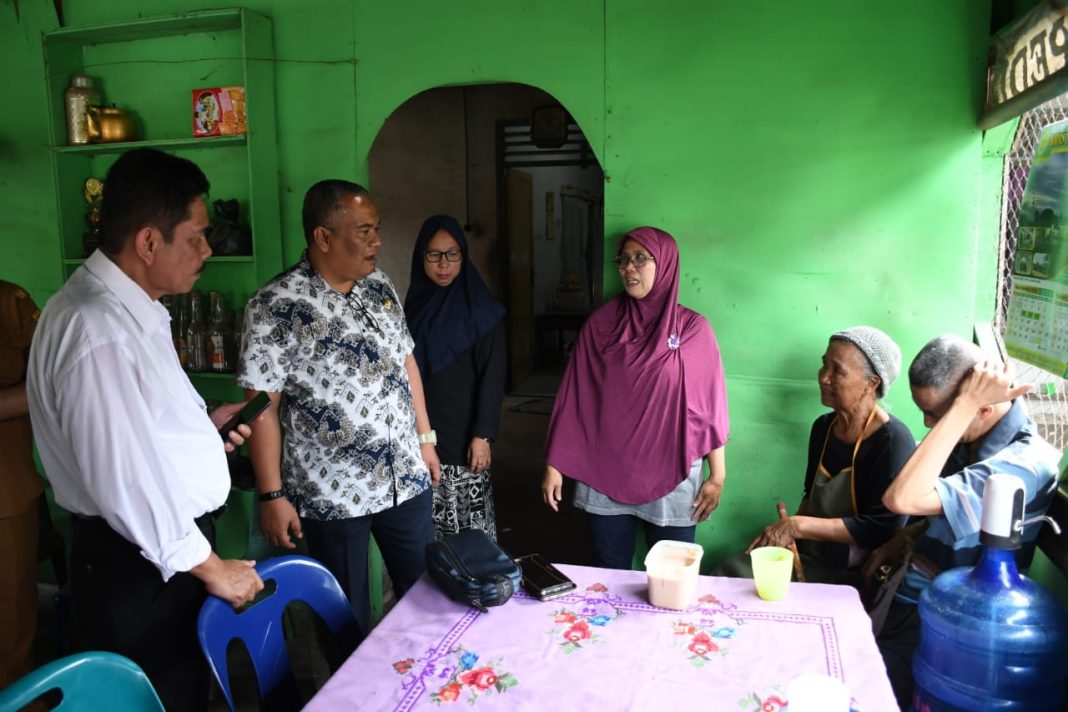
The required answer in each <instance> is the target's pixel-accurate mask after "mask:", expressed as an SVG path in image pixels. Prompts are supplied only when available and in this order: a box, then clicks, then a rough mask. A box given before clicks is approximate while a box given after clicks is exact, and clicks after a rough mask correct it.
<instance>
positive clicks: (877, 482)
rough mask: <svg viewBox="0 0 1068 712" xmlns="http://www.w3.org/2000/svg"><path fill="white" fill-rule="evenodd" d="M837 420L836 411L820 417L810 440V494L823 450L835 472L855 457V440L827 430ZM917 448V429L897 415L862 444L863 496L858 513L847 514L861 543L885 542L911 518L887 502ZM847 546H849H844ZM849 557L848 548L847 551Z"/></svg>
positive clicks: (859, 487) (859, 476)
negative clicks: (885, 497) (885, 498)
mask: <svg viewBox="0 0 1068 712" xmlns="http://www.w3.org/2000/svg"><path fill="white" fill-rule="evenodd" d="M833 421H834V413H826V414H824V415H821V416H820V417H818V418H816V421H815V422H814V423H813V424H812V432H811V434H810V435H809V440H808V468H807V469H806V470H805V496H806V497H808V495H809V492H811V490H812V483H813V480H814V479H815V476H816V470H817V468H818V467H819V464H820V451H821V450H823V442H824V440H825V439H826V441H827V448H826V450H825V451H824V452H823V467H824V468H825V469H826V470H827V472H829V473H830V474H831V475H835V474H837V473H838V472H841V471H842V470H843V469H845V468H847V467H849V466H850V463H852V462H853V448H854V447H855V446H856V443H855V442H848V443H846V442H842V441H841V440H839V439H838V438H836V437H835V436H834V433H831V435H830V437H829V438H828V437H827V430H828V429H829V428H830V427H831V423H832V422H833ZM915 449H916V439H915V438H914V437H913V436H912V432H911V431H910V430H909V429H908V428H907V427H906V426H905V424H904V423H902V422H901V421H900V420H898V419H897V418H895V417H894V416H893V415H891V416H890V420H888V421H887V422H886V423H885V424H884V425H883V426H882V427H881V428H879V429H878V430H876V431H875V432H874V433H872V434H871V435H869V436H868V437H867V438H865V439H864V441H863V442H861V444H860V449H859V450H858V451H857V458H856V461H855V463H854V471H853V480H854V482H853V486H854V488H855V493H856V497H857V515H856V516H850V517H843V518H842V521H843V522H844V523H845V525H846V528H847V529H848V530H849V533H850V534H852V535H853V539H854V540H855V541H856V542H857V545H858V546H860V547H861V548H863V549H868V550H872V549H875V548H877V547H879V546H880V545H882V544H883V543H885V542H886V541H887V540H888V539H889V538H890V537H891V536H893V534H894V532H895V531H896V530H897V529H899V528H901V527H902V526H904V524H905V520H906V517H905V516H902V515H898V514H894V513H893V512H891V511H890V510H888V509H887V508H886V505H884V504H883V493H884V492H885V491H886V488H887V487H889V486H890V482H891V481H892V480H893V479H894V478H895V477H897V473H898V472H900V471H901V468H902V467H904V465H905V462H907V461H908V459H909V457H910V456H911V455H912V452H913V451H914V450H915ZM843 549H847V547H845V546H844V545H843ZM846 556H847V557H848V552H846Z"/></svg>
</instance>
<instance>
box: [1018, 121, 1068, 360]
mask: <svg viewBox="0 0 1068 712" xmlns="http://www.w3.org/2000/svg"><path fill="white" fill-rule="evenodd" d="M1016 235H1017V237H1016V259H1015V262H1014V264H1013V266H1012V272H1013V284H1012V295H1011V296H1010V298H1009V311H1008V315H1007V317H1006V321H1005V348H1006V350H1007V351H1008V352H1009V354H1010V355H1012V356H1014V357H1015V358H1018V359H1020V360H1021V361H1026V362H1028V363H1031V364H1034V365H1036V366H1038V367H1040V368H1043V369H1045V370H1047V371H1050V372H1051V373H1055V374H1057V375H1059V376H1061V377H1062V378H1064V377H1068V120H1065V121H1059V122H1057V123H1055V124H1050V125H1049V126H1047V127H1046V128H1045V129H1044V130H1043V131H1042V135H1041V136H1040V137H1039V140H1038V147H1037V148H1036V149H1035V157H1034V160H1032V162H1031V172H1030V174H1028V176H1027V185H1026V187H1025V188H1024V194H1023V199H1022V200H1021V201H1020V226H1019V229H1018V230H1017V232H1016Z"/></svg>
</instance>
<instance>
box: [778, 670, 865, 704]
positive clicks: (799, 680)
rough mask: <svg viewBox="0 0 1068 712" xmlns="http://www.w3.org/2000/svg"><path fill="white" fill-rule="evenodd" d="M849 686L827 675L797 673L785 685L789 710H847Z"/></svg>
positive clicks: (849, 696)
mask: <svg viewBox="0 0 1068 712" xmlns="http://www.w3.org/2000/svg"><path fill="white" fill-rule="evenodd" d="M850 698H851V695H850V694H849V688H848V687H846V686H845V683H844V682H842V681H841V680H839V679H837V678H834V677H831V676H829V675H820V674H818V673H812V674H808V675H799V676H798V677H795V678H794V679H793V680H791V681H790V684H789V685H787V686H786V704H787V709H788V710H790V712H849V700H850Z"/></svg>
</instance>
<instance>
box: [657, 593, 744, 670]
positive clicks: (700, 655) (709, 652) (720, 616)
mask: <svg viewBox="0 0 1068 712" xmlns="http://www.w3.org/2000/svg"><path fill="white" fill-rule="evenodd" d="M736 608H737V606H735V605H734V604H731V603H724V602H722V601H720V600H719V599H718V598H716V597H715V596H713V595H712V594H708V595H705V596H701V597H700V598H699V599H697V605H696V606H694V607H693V608H692V609H689V610H687V611H686V613H687V614H688V615H687V618H680V619H678V620H676V621H675V622H674V623H673V624H672V632H673V633H674V634H675V636H676V640H677V641H679V642H680V643H681V645H683V646H684V647H685V650H686V652H687V654H688V659H689V661H690V664H691V665H693V666H694V667H702V666H703V665H705V664H706V663H709V662H711V661H712V657H711V656H713V655H722V654H724V653H726V648H725V647H724V642H725V641H728V640H731V639H732V638H734V636H735V634H736V633H737V628H738V626H739V625H741V624H742V623H743V622H744V621H740V620H735V619H734V618H733V617H731V615H730V612H731V611H733V610H734V609H736ZM691 615H696V616H697V619H696V620H692V619H690V618H689V617H690V616H691Z"/></svg>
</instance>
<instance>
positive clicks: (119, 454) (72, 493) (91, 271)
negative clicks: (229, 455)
mask: <svg viewBox="0 0 1068 712" xmlns="http://www.w3.org/2000/svg"><path fill="white" fill-rule="evenodd" d="M27 394H28V396H29V403H30V419H31V422H32V424H33V434H34V438H35V439H36V440H37V449H38V451H39V452H40V455H41V462H42V463H43V464H44V467H45V472H46V473H47V475H48V479H49V480H50V481H51V483H52V487H53V489H54V491H55V497H56V502H57V504H59V505H60V506H61V507H63V508H64V509H67V510H69V511H71V512H74V513H75V514H81V515H85V516H100V517H103V518H104V519H105V520H107V523H108V524H109V525H110V526H111V528H112V529H114V530H115V531H116V532H118V533H119V534H121V535H122V536H123V537H125V538H126V539H128V540H129V541H131V542H133V543H134V544H135V545H137V546H138V547H139V548H140V549H141V554H142V555H143V556H144V557H145V558H146V559H147V560H148V561H150V562H152V563H153V564H155V566H156V567H158V568H159V570H160V573H161V574H162V576H163V579H164V580H167V579H169V578H170V577H171V576H172V575H174V574H175V573H177V572H179V571H188V570H189V569H191V568H193V567H195V566H197V565H199V564H201V563H203V562H204V561H205V560H206V559H207V558H208V556H209V555H210V553H211V547H210V545H209V544H208V541H207V540H206V539H205V538H204V535H203V534H201V532H200V530H199V529H198V528H197V526H196V524H195V522H194V519H196V518H197V517H199V516H201V515H203V514H205V513H207V512H211V511H214V510H216V509H218V508H219V507H221V506H222V505H223V504H224V503H225V502H226V497H227V495H228V494H229V490H230V476H229V473H228V470H227V465H226V453H225V451H224V450H223V443H222V440H221V439H220V438H219V434H218V432H217V431H216V429H215V426H214V425H213V424H212V422H211V420H210V418H209V417H208V415H207V412H206V410H205V407H204V400H203V399H202V398H201V397H200V395H198V394H197V392H196V390H194V388H193V386H192V384H191V383H190V382H189V378H188V377H187V376H186V375H185V373H184V372H183V371H182V369H181V366H180V365H179V363H178V357H177V355H176V353H175V350H174V344H173V342H172V340H171V334H170V316H169V314H168V313H167V310H166V309H165V308H164V307H163V306H162V305H161V304H160V303H159V302H156V301H153V300H152V299H150V298H149V296H148V294H146V293H145V291H144V290H143V289H141V287H140V286H138V285H137V283H136V282H134V281H133V280H132V279H130V278H129V277H128V276H127V275H126V274H125V273H124V272H123V271H122V270H121V269H119V268H118V266H117V265H115V263H113V262H112V261H111V260H110V259H109V258H108V257H107V256H106V255H104V254H103V253H102V252H100V251H97V252H95V253H93V255H92V256H91V257H90V258H89V259H88V260H86V261H85V264H84V265H83V266H82V267H80V268H79V269H78V270H77V271H76V272H75V273H74V274H73V275H72V276H71V278H70V279H69V280H68V281H67V283H66V284H65V285H64V286H63V288H62V289H61V290H60V291H59V292H58V293H57V294H56V295H55V296H53V297H52V298H51V299H50V300H48V304H47V305H46V306H45V308H44V310H43V311H42V313H41V319H40V322H39V324H38V327H37V332H36V334H35V336H34V339H33V345H32V347H31V349H30V364H29V370H28V374H27Z"/></svg>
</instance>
